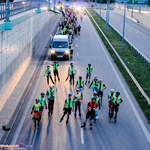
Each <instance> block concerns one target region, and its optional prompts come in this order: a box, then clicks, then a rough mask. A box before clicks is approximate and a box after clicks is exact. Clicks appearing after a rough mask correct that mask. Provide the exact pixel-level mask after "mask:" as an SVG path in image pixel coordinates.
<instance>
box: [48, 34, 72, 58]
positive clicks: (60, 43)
mask: <svg viewBox="0 0 150 150" xmlns="http://www.w3.org/2000/svg"><path fill="white" fill-rule="evenodd" d="M50 53H51V59H57V58H65V59H67V60H69V59H70V58H72V57H73V49H72V47H71V45H70V44H69V39H68V35H55V36H54V37H53V40H52V44H51V45H50Z"/></svg>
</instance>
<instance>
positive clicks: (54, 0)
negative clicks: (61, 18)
mask: <svg viewBox="0 0 150 150" xmlns="http://www.w3.org/2000/svg"><path fill="white" fill-rule="evenodd" d="M55 4H56V0H54V8H53V11H55Z"/></svg>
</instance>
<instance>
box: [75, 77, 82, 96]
mask: <svg viewBox="0 0 150 150" xmlns="http://www.w3.org/2000/svg"><path fill="white" fill-rule="evenodd" d="M77 88H78V89H79V90H80V92H81V96H82V98H83V90H84V81H83V80H82V77H81V76H80V77H79V80H78V81H77V82H76V89H77Z"/></svg>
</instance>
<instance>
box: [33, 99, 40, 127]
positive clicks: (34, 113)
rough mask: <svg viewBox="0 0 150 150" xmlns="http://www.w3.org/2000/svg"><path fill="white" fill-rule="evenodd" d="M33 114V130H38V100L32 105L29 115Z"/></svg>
mask: <svg viewBox="0 0 150 150" xmlns="http://www.w3.org/2000/svg"><path fill="white" fill-rule="evenodd" d="M32 113H33V119H34V128H35V129H36V126H37V128H39V122H40V103H39V100H38V99H36V100H35V103H34V104H33V107H32V111H31V115H32Z"/></svg>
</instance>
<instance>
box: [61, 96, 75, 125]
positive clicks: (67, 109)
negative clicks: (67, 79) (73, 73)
mask: <svg viewBox="0 0 150 150" xmlns="http://www.w3.org/2000/svg"><path fill="white" fill-rule="evenodd" d="M71 96H72V95H71V94H68V98H67V99H66V100H65V105H64V108H63V110H64V113H63V116H62V117H61V119H60V122H62V121H63V118H64V116H65V115H66V114H68V116H67V120H66V125H67V124H68V120H69V116H70V115H71V110H72V111H73V110H74V100H73V99H72V98H71Z"/></svg>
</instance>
